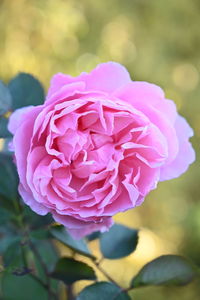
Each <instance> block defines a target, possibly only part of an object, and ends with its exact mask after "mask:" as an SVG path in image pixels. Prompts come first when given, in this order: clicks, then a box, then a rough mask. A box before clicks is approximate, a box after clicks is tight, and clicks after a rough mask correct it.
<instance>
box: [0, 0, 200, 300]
mask: <svg viewBox="0 0 200 300" xmlns="http://www.w3.org/2000/svg"><path fill="white" fill-rule="evenodd" d="M109 60H112V61H118V62H120V63H122V64H123V65H125V66H126V67H127V68H128V70H129V72H130V74H131V76H132V78H133V79H134V80H145V81H149V82H154V83H156V84H158V85H160V86H161V87H162V88H163V89H164V90H165V92H166V96H167V97H168V98H169V99H173V100H174V101H175V103H176V105H177V107H178V110H179V111H180V113H181V114H182V115H183V116H184V117H186V118H187V120H188V121H189V123H190V124H191V126H192V127H193V128H194V132H195V136H194V138H192V143H193V145H194V148H195V150H196V153H197V161H196V163H195V164H193V165H192V166H191V167H190V168H189V170H188V172H187V173H185V174H184V175H182V176H181V177H180V178H178V179H175V180H172V181H168V182H163V183H160V184H159V186H158V189H157V190H155V191H152V192H151V194H150V195H149V196H148V197H147V199H146V201H145V202H144V204H143V205H142V206H141V207H138V208H136V209H134V210H132V211H129V212H127V213H124V214H120V215H118V216H116V220H117V221H120V222H121V223H123V224H125V225H128V226H131V227H140V228H142V229H141V232H140V243H139V247H138V250H137V251H136V252H135V253H134V254H132V255H131V256H129V257H127V258H125V259H123V260H120V261H115V262H113V261H112V262H109V261H105V262H104V263H103V266H104V267H105V268H107V269H108V272H109V273H110V274H111V275H113V276H115V277H116V280H118V282H120V283H121V284H122V285H123V286H127V285H128V282H129V280H130V278H131V277H132V275H133V274H135V272H136V271H137V270H138V268H140V267H141V266H142V265H143V264H144V263H146V262H147V261H149V260H151V259H153V258H154V257H156V256H158V255H161V254H166V253H176V254H184V255H187V256H189V257H190V259H192V260H193V261H194V262H195V263H197V264H199V265H200V255H199V253H200V243H199V237H200V201H199V195H200V184H199V159H198V156H199V145H200V141H199V139H200V130H199V127H200V118H199V115H200V99H199V97H200V73H199V71H200V1H199V0H168V1H166V0H124V1H121V0H108V1H106V0H82V1H81V0H68V1H67V0H0V77H1V79H3V80H4V81H5V82H7V81H8V80H9V79H10V78H11V77H12V76H14V75H15V74H16V73H18V72H19V71H24V72H30V73H32V74H34V75H35V76H37V77H38V78H39V79H40V80H41V81H42V82H43V84H44V85H45V87H46V89H47V88H48V85H49V81H50V78H51V76H52V75H53V74H55V73H57V72H63V73H68V74H71V75H78V74H79V73H80V72H82V71H89V70H91V69H92V68H93V67H95V66H96V64H98V63H101V62H105V61H109ZM93 247H94V251H96V250H95V249H96V244H95V243H94V245H93ZM82 285H83V284H82ZM82 285H81V286H80V285H78V286H77V290H78V289H80V287H82ZM199 293H200V288H198V283H194V284H191V285H190V286H187V287H183V288H173V289H163V288H157V287H156V288H145V289H141V290H137V291H135V292H133V293H132V295H133V299H135V300H147V299H149V298H151V299H154V300H166V299H170V300H177V299H182V300H196V299H199V298H198V297H199ZM134 295H135V296H134Z"/></svg>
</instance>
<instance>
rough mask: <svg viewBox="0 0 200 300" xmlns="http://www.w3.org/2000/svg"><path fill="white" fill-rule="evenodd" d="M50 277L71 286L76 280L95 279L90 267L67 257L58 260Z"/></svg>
mask: <svg viewBox="0 0 200 300" xmlns="http://www.w3.org/2000/svg"><path fill="white" fill-rule="evenodd" d="M51 276H52V277H53V278H55V279H58V280H62V281H63V282H64V283H65V284H72V283H74V282H75V281H78V280H95V279H96V275H95V272H94V270H93V269H92V268H91V267H90V266H88V265H87V264H85V263H83V262H82V261H77V260H75V259H73V258H68V257H62V258H60V259H59V260H58V262H57V264H56V266H55V268H54V270H53V272H52V273H51Z"/></svg>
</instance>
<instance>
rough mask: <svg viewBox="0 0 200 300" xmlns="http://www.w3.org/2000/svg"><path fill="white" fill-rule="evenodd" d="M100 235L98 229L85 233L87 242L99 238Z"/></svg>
mask: <svg viewBox="0 0 200 300" xmlns="http://www.w3.org/2000/svg"><path fill="white" fill-rule="evenodd" d="M100 235H101V232H100V231H95V232H93V233H91V234H89V235H87V236H86V238H87V240H88V241H89V242H91V241H94V240H96V239H98V238H100Z"/></svg>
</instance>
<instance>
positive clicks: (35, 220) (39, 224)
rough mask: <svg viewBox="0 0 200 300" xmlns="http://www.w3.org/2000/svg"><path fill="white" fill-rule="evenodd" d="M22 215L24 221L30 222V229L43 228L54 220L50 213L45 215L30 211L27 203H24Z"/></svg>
mask: <svg viewBox="0 0 200 300" xmlns="http://www.w3.org/2000/svg"><path fill="white" fill-rule="evenodd" d="M24 217H25V221H26V222H27V223H29V224H30V228H31V229H39V228H43V229H44V228H45V227H47V226H48V225H50V224H52V223H54V222H55V221H54V220H53V218H52V216H51V214H50V213H49V214H47V215H45V216H40V215H38V214H36V213H35V212H34V211H32V210H31V209H30V207H28V206H27V205H24Z"/></svg>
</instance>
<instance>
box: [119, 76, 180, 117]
mask: <svg viewBox="0 0 200 300" xmlns="http://www.w3.org/2000/svg"><path fill="white" fill-rule="evenodd" d="M114 95H115V96H117V97H118V98H120V99H122V100H124V101H126V102H128V103H130V104H132V105H133V106H135V105H136V104H137V103H138V102H139V103H143V104H144V105H145V106H149V105H152V106H153V107H154V108H156V109H158V110H160V111H161V112H162V113H163V114H165V116H166V117H167V118H168V119H170V121H171V122H172V123H173V122H174V121H175V119H176V117H177V112H176V105H175V104H174V102H173V101H171V100H168V99H165V94H164V91H163V90H162V89H161V88H160V87H159V86H157V85H155V84H153V83H149V82H144V81H134V82H131V83H129V84H127V85H125V86H123V87H122V88H119V89H117V90H116V91H115V92H114Z"/></svg>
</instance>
